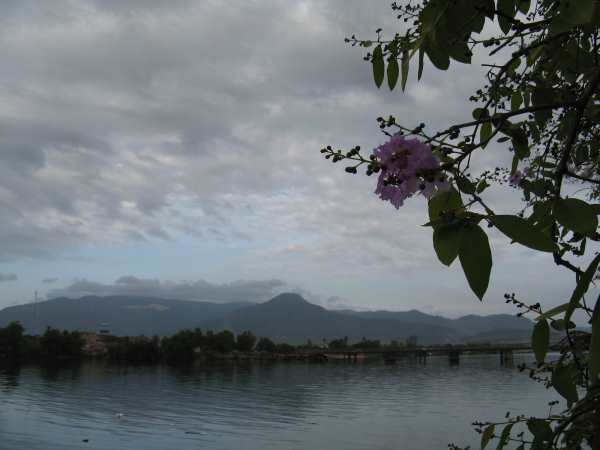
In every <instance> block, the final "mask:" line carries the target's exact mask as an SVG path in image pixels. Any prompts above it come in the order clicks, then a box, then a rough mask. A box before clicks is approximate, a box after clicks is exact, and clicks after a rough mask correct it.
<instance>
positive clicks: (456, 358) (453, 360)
mask: <svg viewBox="0 0 600 450" xmlns="http://www.w3.org/2000/svg"><path fill="white" fill-rule="evenodd" d="M448 361H449V362H450V365H451V366H455V365H458V364H459V363H460V352H459V351H458V350H450V352H449V353H448Z"/></svg>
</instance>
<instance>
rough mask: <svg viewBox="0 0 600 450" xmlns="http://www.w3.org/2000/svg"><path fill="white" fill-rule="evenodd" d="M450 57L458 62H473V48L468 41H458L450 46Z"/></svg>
mask: <svg viewBox="0 0 600 450" xmlns="http://www.w3.org/2000/svg"><path fill="white" fill-rule="evenodd" d="M448 54H449V55H450V57H451V58H452V59H453V60H455V61H458V62H461V63H465V64H471V50H469V46H468V45H467V43H466V42H457V43H455V44H454V45H452V46H450V47H449V48H448Z"/></svg>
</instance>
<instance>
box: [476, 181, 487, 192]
mask: <svg viewBox="0 0 600 450" xmlns="http://www.w3.org/2000/svg"><path fill="white" fill-rule="evenodd" d="M489 187H490V184H489V183H488V182H487V181H486V180H481V181H480V182H479V183H478V184H477V189H476V192H477V193H478V194H481V193H482V192H483V191H485V190H486V189H487V188H489Z"/></svg>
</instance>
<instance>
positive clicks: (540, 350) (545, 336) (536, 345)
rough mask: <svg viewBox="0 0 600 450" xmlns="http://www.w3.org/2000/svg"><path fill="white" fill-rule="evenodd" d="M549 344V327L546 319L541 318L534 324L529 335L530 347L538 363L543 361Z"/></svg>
mask: <svg viewBox="0 0 600 450" xmlns="http://www.w3.org/2000/svg"><path fill="white" fill-rule="evenodd" d="M549 345H550V327H549V326H548V321H547V320H546V319H542V320H540V321H539V322H537V323H536V324H535V326H534V327H533V333H532V335H531V347H532V348H533V353H535V359H536V360H537V362H538V363H542V362H544V358H545V357H546V353H547V352H548V347H549Z"/></svg>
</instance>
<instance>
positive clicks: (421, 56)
mask: <svg viewBox="0 0 600 450" xmlns="http://www.w3.org/2000/svg"><path fill="white" fill-rule="evenodd" d="M424 55H425V50H424V49H423V47H419V70H418V73H417V80H420V79H421V77H422V76H423V56H424Z"/></svg>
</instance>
